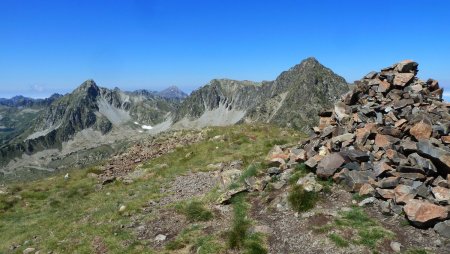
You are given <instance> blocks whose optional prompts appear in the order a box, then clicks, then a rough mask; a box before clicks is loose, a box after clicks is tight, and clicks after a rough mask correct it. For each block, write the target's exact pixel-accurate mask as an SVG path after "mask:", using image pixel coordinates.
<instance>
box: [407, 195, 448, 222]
mask: <svg viewBox="0 0 450 254" xmlns="http://www.w3.org/2000/svg"><path fill="white" fill-rule="evenodd" d="M403 211H404V212H405V214H406V217H407V218H408V220H409V221H411V223H412V224H413V225H415V226H417V227H429V226H433V225H434V224H435V223H436V222H438V221H442V220H445V219H447V218H448V210H447V208H446V207H442V206H438V205H435V204H432V203H430V202H428V201H423V200H418V199H413V200H410V201H409V202H408V203H407V204H406V205H405V206H404V207H403Z"/></svg>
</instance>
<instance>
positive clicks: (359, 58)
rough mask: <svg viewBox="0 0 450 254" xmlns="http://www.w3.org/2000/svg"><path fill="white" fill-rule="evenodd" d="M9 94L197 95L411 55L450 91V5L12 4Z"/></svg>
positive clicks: (4, 59)
mask: <svg viewBox="0 0 450 254" xmlns="http://www.w3.org/2000/svg"><path fill="white" fill-rule="evenodd" d="M0 10H1V15H0V97H11V96H13V95H16V94H23V95H27V96H33V97H44V96H47V95H49V94H51V93H53V92H59V93H65V92H69V91H71V90H73V89H74V88H75V87H77V86H78V85H79V84H81V83H82V82H83V81H84V80H86V79H90V78H92V79H94V80H96V82H97V84H99V85H101V86H105V87H114V86H118V87H120V88H122V89H124V90H134V89H141V88H143V89H149V90H160V89H162V88H165V87H167V86H170V85H177V86H179V87H180V88H181V89H183V90H185V91H187V92H189V91H192V90H194V89H196V88H198V87H199V86H201V85H204V84H206V83H207V82H208V81H209V80H210V79H213V78H225V77H226V78H232V79H240V80H241V79H247V80H254V81H261V80H273V79H275V78H276V76H277V75H278V74H279V73H280V72H281V71H283V70H287V69H289V68H290V67H291V66H293V65H295V64H297V63H299V62H300V61H301V60H302V59H304V58H306V57H309V56H314V57H316V58H317V59H318V60H319V61H320V62H322V63H323V64H324V65H325V66H327V67H329V68H331V69H332V70H334V71H335V72H336V73H337V74H339V75H341V76H343V77H344V78H345V79H346V80H347V81H354V80H356V79H359V78H361V77H362V76H363V75H364V74H366V73H368V72H369V71H371V70H379V69H380V68H382V67H385V66H388V65H391V64H392V63H394V62H397V61H399V60H402V59H413V60H416V61H417V62H419V64H420V66H419V68H420V72H419V76H420V77H421V78H423V79H426V78H429V77H433V78H435V79H438V80H439V81H440V83H441V85H443V86H446V87H448V88H447V92H450V87H449V86H450V65H449V61H450V1H447V0H440V1H439V0H427V1H422V0H396V1H392V0H384V1H380V0H377V1H369V0H367V1H362V0H358V1H349V0H347V1H346V0H340V1H331V0H330V1H319V0H311V1H283V0H276V1H275V0H273V1H264V0H258V1H244V0H239V1H234V0H227V1H225V0H217V1H213V0H210V1H195V0H190V1H170V0H161V1H152V0H147V1H144V0H128V1H125V0H123V1H121V0H117V1H114V0H110V1H99V0H86V1H84V0H71V1H69V0H55V1H47V0H39V1H38V0H34V1H32V0H29V1H24V0H1V1H0Z"/></svg>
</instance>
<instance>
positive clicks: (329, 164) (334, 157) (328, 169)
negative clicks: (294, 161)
mask: <svg viewBox="0 0 450 254" xmlns="http://www.w3.org/2000/svg"><path fill="white" fill-rule="evenodd" d="M344 162H345V159H344V158H343V157H342V156H341V155H340V154H339V153H331V154H329V155H327V156H325V157H324V158H323V159H322V160H321V161H320V162H319V164H318V165H317V171H316V174H317V176H319V177H322V178H328V177H330V176H332V175H333V174H334V172H336V170H337V169H338V168H339V167H340V166H341V165H342V164H343V163H344Z"/></svg>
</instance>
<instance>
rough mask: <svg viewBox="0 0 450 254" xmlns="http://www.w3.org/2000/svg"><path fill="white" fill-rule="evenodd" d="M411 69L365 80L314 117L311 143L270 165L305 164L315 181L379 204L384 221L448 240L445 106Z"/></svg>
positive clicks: (408, 64)
mask: <svg viewBox="0 0 450 254" xmlns="http://www.w3.org/2000/svg"><path fill="white" fill-rule="evenodd" d="M417 66H418V64H417V63H416V62H413V61H410V60H406V61H402V62H400V63H398V64H394V65H392V66H390V67H388V68H384V69H382V70H381V72H371V73H369V74H367V75H366V76H365V77H364V78H363V79H361V80H360V81H357V82H355V87H354V89H353V90H352V91H351V92H349V93H347V94H345V95H344V96H343V97H342V99H341V101H340V102H338V103H336V104H335V107H334V109H333V110H330V111H325V112H322V113H320V123H319V126H317V127H315V128H314V132H315V134H313V136H312V137H311V138H310V139H308V140H307V141H305V142H303V143H301V144H300V145H299V146H298V147H294V148H285V149H282V150H280V151H279V152H277V153H272V154H271V156H272V157H271V158H270V159H271V160H272V162H274V163H278V164H279V165H280V167H288V166H289V164H290V163H296V162H297V163H298V162H304V163H305V164H306V165H307V166H308V167H310V168H312V169H314V170H315V172H316V174H317V176H318V177H321V178H333V180H334V181H335V182H338V183H342V184H343V185H344V186H345V187H346V188H348V189H349V190H350V191H352V192H357V193H359V194H360V195H364V196H372V197H376V198H378V199H379V202H377V203H378V204H379V205H380V208H381V209H382V211H383V212H385V213H388V214H393V213H397V214H402V213H404V214H405V215H406V217H407V219H408V220H409V221H410V222H411V223H412V224H413V225H415V226H418V227H430V226H434V225H436V223H437V222H441V223H439V224H437V225H436V226H435V229H436V228H441V229H442V228H444V230H447V232H450V231H449V230H450V221H447V222H443V221H445V220H447V219H448V218H449V210H450V205H449V203H450V188H449V187H450V146H449V144H450V136H449V132H450V104H449V103H445V102H443V101H442V94H443V89H442V88H440V87H439V84H438V82H437V81H436V80H433V79H429V80H428V81H422V80H419V79H418V78H417V77H416V75H417V72H418V69H417ZM372 199H373V198H372Z"/></svg>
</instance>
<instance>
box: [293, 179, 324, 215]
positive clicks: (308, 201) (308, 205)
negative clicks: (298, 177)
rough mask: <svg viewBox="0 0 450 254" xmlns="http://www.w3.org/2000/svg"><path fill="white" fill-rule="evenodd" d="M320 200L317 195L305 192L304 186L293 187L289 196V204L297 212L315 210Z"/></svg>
mask: <svg viewBox="0 0 450 254" xmlns="http://www.w3.org/2000/svg"><path fill="white" fill-rule="evenodd" d="M318 199H319V196H318V194H317V193H315V192H312V191H311V192H308V191H305V190H304V189H303V186H302V185H295V186H292V187H291V190H290V192H289V196H288V201H289V203H290V204H291V206H292V208H293V209H294V210H295V211H297V212H304V211H308V210H310V209H312V208H314V207H315V206H316V203H317V201H318Z"/></svg>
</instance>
